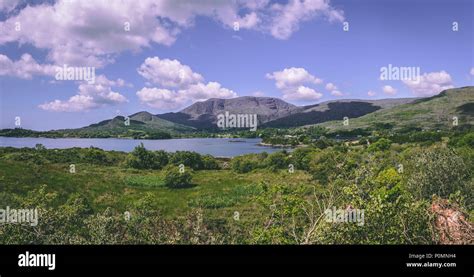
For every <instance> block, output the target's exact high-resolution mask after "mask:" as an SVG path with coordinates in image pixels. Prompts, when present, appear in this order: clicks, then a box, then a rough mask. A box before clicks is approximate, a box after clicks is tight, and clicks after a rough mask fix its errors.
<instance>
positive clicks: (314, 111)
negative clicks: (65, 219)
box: [76, 86, 474, 134]
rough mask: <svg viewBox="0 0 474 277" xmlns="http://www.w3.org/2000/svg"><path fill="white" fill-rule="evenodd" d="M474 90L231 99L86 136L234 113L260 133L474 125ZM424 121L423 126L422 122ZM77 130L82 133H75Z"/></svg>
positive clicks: (190, 124) (186, 125) (195, 126)
mask: <svg viewBox="0 0 474 277" xmlns="http://www.w3.org/2000/svg"><path fill="white" fill-rule="evenodd" d="M473 110H474V87H472V86H471V87H463V88H457V89H449V90H445V91H443V92H441V93H440V94H438V95H435V96H431V97H427V98H392V99H381V100H361V99H344V100H333V101H327V102H322V103H318V104H314V105H308V106H296V105H293V104H290V103H287V102H285V101H283V100H281V99H278V98H273V97H253V96H243V97H237V98H231V99H218V98H211V99H208V100H206V101H202V102H196V103H194V104H192V105H190V106H189V107H186V108H185V109H183V110H181V111H179V112H170V113H163V114H152V113H149V112H146V111H142V112H138V113H135V114H132V115H129V116H128V117H129V119H130V124H129V125H128V126H127V125H125V124H124V121H125V119H126V118H125V117H123V116H117V117H115V118H113V119H109V120H104V121H101V122H99V123H96V124H92V125H89V126H87V127H83V128H80V129H79V130H83V131H95V130H108V131H113V132H117V133H120V132H123V131H124V130H130V129H132V130H137V131H153V132H168V133H170V134H179V133H185V132H194V131H202V130H205V131H216V130H217V125H216V121H217V116H218V115H219V114H223V113H225V112H229V114H257V118H258V123H259V127H260V128H265V127H274V128H288V127H298V126H307V125H314V124H321V125H323V126H325V127H328V128H330V129H333V130H338V129H340V128H343V127H341V126H340V125H341V124H340V120H342V119H343V118H344V117H348V118H350V119H351V124H350V125H349V127H344V128H349V129H350V128H366V127H369V126H371V125H373V124H374V123H376V122H378V123H390V124H393V125H395V126H402V125H403V126H405V125H416V124H424V126H432V127H442V126H441V125H443V124H444V122H445V121H446V120H448V118H450V117H453V116H459V119H460V121H461V122H463V123H469V124H472V123H473V122H472V121H473V118H474V115H473ZM423 122H424V123H423ZM76 130H77V129H76Z"/></svg>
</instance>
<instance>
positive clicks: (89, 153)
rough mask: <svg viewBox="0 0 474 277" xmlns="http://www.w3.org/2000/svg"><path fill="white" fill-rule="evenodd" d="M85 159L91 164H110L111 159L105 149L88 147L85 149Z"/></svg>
mask: <svg viewBox="0 0 474 277" xmlns="http://www.w3.org/2000/svg"><path fill="white" fill-rule="evenodd" d="M84 151H85V153H84V161H85V162H88V163H91V164H103V165H106V164H110V160H109V159H108V157H107V153H106V152H105V151H104V150H101V149H98V148H93V147H91V148H88V149H85V150H84Z"/></svg>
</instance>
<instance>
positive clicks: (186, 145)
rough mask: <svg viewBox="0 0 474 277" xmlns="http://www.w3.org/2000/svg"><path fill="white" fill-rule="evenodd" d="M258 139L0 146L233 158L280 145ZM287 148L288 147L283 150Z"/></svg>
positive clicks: (5, 140)
mask: <svg viewBox="0 0 474 277" xmlns="http://www.w3.org/2000/svg"><path fill="white" fill-rule="evenodd" d="M260 142H261V139H259V138H254V139H226V138H183V139H163V140H146V139H136V140H135V139H117V138H56V139H55V138H11V137H0V147H7V146H11V147H16V148H22V147H35V145H36V144H37V143H40V144H42V145H44V146H45V147H46V148H48V149H54V148H58V149H64V148H72V147H81V148H87V147H90V146H94V147H97V148H101V149H103V150H115V151H124V152H130V151H132V150H133V148H135V146H137V145H139V144H140V143H143V145H145V148H147V149H149V150H165V151H167V152H175V151H185V150H186V151H195V152H198V153H200V154H210V155H213V156H215V157H234V156H238V155H242V154H249V153H261V152H268V153H272V152H275V151H278V150H282V148H275V147H269V146H260V145H258V144H259V143H260ZM287 150H288V149H287Z"/></svg>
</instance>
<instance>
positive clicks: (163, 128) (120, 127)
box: [54, 111, 195, 139]
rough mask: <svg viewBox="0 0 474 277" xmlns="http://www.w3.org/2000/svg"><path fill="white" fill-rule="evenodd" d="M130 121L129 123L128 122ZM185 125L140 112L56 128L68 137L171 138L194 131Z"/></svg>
mask: <svg viewBox="0 0 474 277" xmlns="http://www.w3.org/2000/svg"><path fill="white" fill-rule="evenodd" d="M128 123H129V124H128ZM194 130H195V129H194V128H193V127H190V126H184V125H181V124H177V123H174V122H171V121H168V120H164V119H161V118H159V117H158V116H156V115H153V114H151V113H149V112H145V111H143V112H138V113H135V114H132V115H130V116H129V118H128V120H127V118H125V117H124V116H116V117H114V118H112V119H108V120H103V121H101V122H99V123H95V124H91V125H89V126H86V127H82V128H78V129H63V130H55V131H54V132H57V133H60V134H63V135H64V136H66V137H70V136H72V137H74V136H79V137H133V138H142V139H147V138H149V139H155V138H171V136H172V135H175V134H180V133H183V132H190V131H194Z"/></svg>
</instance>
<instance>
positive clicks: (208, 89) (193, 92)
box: [179, 82, 237, 101]
mask: <svg viewBox="0 0 474 277" xmlns="http://www.w3.org/2000/svg"><path fill="white" fill-rule="evenodd" d="M179 93H181V94H183V95H184V96H185V97H187V98H189V99H191V100H192V101H203V100H207V99H209V98H233V97H237V94H236V93H235V92H233V91H232V90H230V89H226V88H223V87H221V84H219V83H217V82H209V83H207V85H205V84H203V83H198V84H194V85H190V86H189V87H188V88H187V89H184V90H180V91H179Z"/></svg>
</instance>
